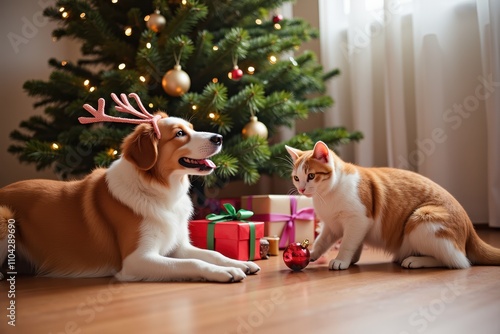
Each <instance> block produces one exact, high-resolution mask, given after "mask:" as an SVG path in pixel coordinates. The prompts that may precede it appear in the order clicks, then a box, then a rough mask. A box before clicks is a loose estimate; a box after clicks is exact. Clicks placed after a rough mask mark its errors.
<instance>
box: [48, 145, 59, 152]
mask: <svg viewBox="0 0 500 334" xmlns="http://www.w3.org/2000/svg"><path fill="white" fill-rule="evenodd" d="M50 148H52V149H53V150H54V151H56V150H58V149H59V148H60V147H59V145H57V143H52V145H51V146H50Z"/></svg>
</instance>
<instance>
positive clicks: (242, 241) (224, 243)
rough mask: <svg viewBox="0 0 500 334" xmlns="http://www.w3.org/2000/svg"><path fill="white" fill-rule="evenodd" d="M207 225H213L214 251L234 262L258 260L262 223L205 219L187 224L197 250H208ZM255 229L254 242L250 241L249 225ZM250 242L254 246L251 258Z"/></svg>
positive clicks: (262, 232)
mask: <svg viewBox="0 0 500 334" xmlns="http://www.w3.org/2000/svg"><path fill="white" fill-rule="evenodd" d="M209 224H214V226H213V227H214V234H213V235H214V242H213V243H214V250H215V251H217V252H219V253H221V254H223V255H225V256H227V257H229V258H232V259H235V260H241V261H248V260H259V259H260V239H261V238H263V237H264V223H263V222H243V221H224V222H216V223H214V222H212V221H209V220H206V219H203V220H192V221H190V222H189V233H190V236H191V243H192V244H193V246H196V247H198V248H204V249H209V247H208V244H209V242H208V238H209V235H208V234H209V233H208V229H209V226H208V225H209ZM251 224H253V226H254V228H255V240H253V241H251V240H250V225H251ZM250 242H252V243H253V245H254V250H253V253H254V255H253V258H251V255H250V248H251V247H250Z"/></svg>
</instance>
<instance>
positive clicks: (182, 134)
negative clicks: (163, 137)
mask: <svg viewBox="0 0 500 334" xmlns="http://www.w3.org/2000/svg"><path fill="white" fill-rule="evenodd" d="M185 135H186V133H185V132H184V131H182V130H179V131H177V133H176V134H175V136H176V137H184V136H185Z"/></svg>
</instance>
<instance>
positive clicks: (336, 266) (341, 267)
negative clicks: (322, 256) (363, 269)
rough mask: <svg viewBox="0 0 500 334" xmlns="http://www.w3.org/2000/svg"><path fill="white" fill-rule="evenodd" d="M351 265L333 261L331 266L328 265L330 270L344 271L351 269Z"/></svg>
mask: <svg viewBox="0 0 500 334" xmlns="http://www.w3.org/2000/svg"><path fill="white" fill-rule="evenodd" d="M349 265H350V263H349V262H347V261H341V260H337V259H335V260H331V261H330V264H329V265H328V268H330V269H331V270H344V269H347V268H349Z"/></svg>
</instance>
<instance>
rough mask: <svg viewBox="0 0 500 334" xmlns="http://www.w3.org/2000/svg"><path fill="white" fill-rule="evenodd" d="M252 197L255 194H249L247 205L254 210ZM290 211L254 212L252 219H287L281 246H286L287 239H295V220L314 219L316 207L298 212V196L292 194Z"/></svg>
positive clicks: (275, 220)
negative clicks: (285, 212) (288, 212)
mask: <svg viewBox="0 0 500 334" xmlns="http://www.w3.org/2000/svg"><path fill="white" fill-rule="evenodd" d="M252 198H253V196H248V199H247V207H248V210H252V204H253V203H252ZM290 213H291V214H289V215H287V214H280V213H260V214H254V215H253V217H252V219H253V220H254V221H264V222H282V221H286V224H285V227H283V231H281V236H280V243H279V248H285V247H286V244H287V241H288V240H289V241H290V242H294V241H295V220H296V219H301V220H314V208H311V207H309V208H304V209H302V210H299V211H298V212H297V198H296V197H294V196H290Z"/></svg>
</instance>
